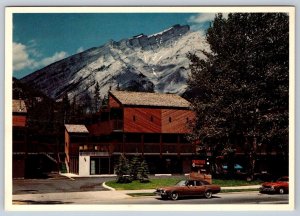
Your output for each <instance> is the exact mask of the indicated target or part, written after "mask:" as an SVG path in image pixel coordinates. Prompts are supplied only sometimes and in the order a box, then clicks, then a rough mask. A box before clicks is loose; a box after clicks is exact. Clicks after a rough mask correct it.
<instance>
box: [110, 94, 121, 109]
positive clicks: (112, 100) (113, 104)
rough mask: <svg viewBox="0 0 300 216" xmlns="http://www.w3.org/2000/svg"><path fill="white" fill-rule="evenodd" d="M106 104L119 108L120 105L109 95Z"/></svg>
mask: <svg viewBox="0 0 300 216" xmlns="http://www.w3.org/2000/svg"><path fill="white" fill-rule="evenodd" d="M108 105H109V107H110V108H119V107H121V105H120V104H119V102H118V101H116V100H115V99H114V98H113V97H112V96H111V95H109V102H108Z"/></svg>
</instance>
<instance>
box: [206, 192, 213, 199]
mask: <svg viewBox="0 0 300 216" xmlns="http://www.w3.org/2000/svg"><path fill="white" fill-rule="evenodd" d="M204 196H205V198H206V199H210V198H211V197H212V192H211V191H205V193H204Z"/></svg>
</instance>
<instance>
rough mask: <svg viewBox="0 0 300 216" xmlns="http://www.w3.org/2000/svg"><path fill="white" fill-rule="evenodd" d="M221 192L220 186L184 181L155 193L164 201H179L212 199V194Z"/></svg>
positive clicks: (199, 181) (196, 181) (197, 181)
mask: <svg viewBox="0 0 300 216" xmlns="http://www.w3.org/2000/svg"><path fill="white" fill-rule="evenodd" d="M220 190H221V188H220V186H218V185H212V184H209V183H208V182H206V181H203V180H182V181H180V182H178V183H177V184H176V185H174V186H169V187H162V188H157V189H156V191H155V192H154V193H155V194H157V195H159V196H161V198H162V199H167V198H170V199H172V200H177V199H178V198H180V197H184V196H204V197H206V198H207V199H210V198H211V197H212V194H216V193H219V192H220Z"/></svg>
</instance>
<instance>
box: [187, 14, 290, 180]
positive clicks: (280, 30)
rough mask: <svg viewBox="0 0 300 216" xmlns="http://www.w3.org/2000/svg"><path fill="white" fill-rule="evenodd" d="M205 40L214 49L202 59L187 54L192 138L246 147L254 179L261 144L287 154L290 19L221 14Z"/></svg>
mask: <svg viewBox="0 0 300 216" xmlns="http://www.w3.org/2000/svg"><path fill="white" fill-rule="evenodd" d="M206 40H207V42H208V43H209V45H210V50H211V51H210V52H205V51H203V54H204V55H205V58H204V59H200V58H199V57H198V56H197V55H195V54H193V53H189V54H188V58H189V59H190V69H191V75H190V77H189V80H188V86H189V92H190V94H191V95H192V96H193V97H194V98H193V100H192V107H193V109H194V111H195V112H196V119H195V122H194V123H193V125H192V130H193V133H192V134H191V135H190V136H189V137H188V138H189V140H191V141H196V140H201V139H203V137H205V138H207V139H206V140H210V139H213V140H219V141H220V142H216V143H219V144H220V145H224V147H225V146H226V148H228V149H234V147H235V146H244V148H245V152H246V153H247V154H248V157H249V169H248V171H249V175H251V176H253V172H254V167H255V159H256V151H257V145H258V144H259V145H260V144H266V145H274V144H275V146H274V147H276V148H277V149H278V152H281V153H282V154H284V155H287V154H288V114H289V113H288V99H289V85H288V84H289V17H288V15H287V14H285V13H230V14H229V15H228V18H227V19H226V18H224V17H223V16H222V14H217V15H216V17H215V19H214V21H213V22H212V25H211V27H210V28H209V29H208V30H207V33H206ZM202 145H206V146H204V147H206V148H210V147H212V146H211V145H213V144H212V142H207V143H202Z"/></svg>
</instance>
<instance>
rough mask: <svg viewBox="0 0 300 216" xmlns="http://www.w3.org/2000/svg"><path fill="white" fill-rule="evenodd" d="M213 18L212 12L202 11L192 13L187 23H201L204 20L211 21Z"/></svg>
mask: <svg viewBox="0 0 300 216" xmlns="http://www.w3.org/2000/svg"><path fill="white" fill-rule="evenodd" d="M214 18H215V14H214V13H202V14H198V15H193V16H191V17H190V18H189V19H188V22H189V23H195V24H202V23H205V22H210V21H213V20H214Z"/></svg>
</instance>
